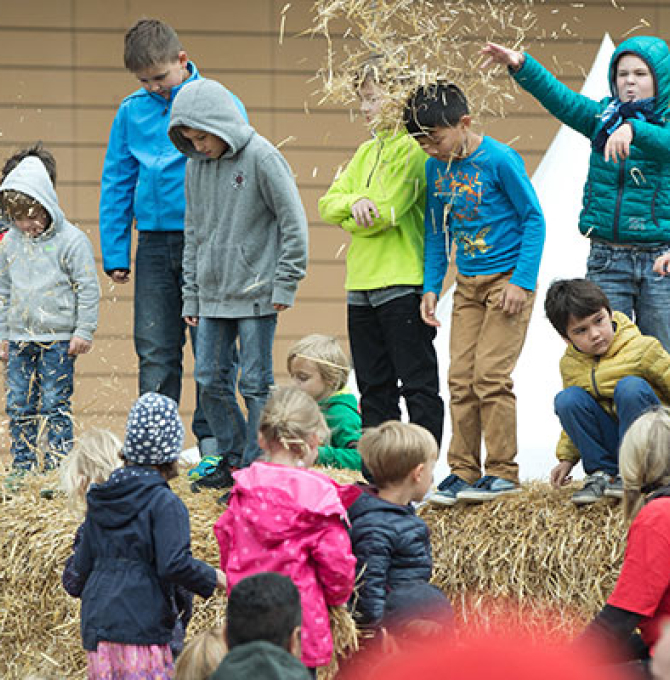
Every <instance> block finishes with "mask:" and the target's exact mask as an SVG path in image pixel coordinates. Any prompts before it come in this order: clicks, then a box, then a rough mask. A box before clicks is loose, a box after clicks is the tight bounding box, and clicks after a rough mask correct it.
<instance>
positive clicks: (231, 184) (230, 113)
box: [169, 79, 307, 484]
mask: <svg viewBox="0 0 670 680" xmlns="http://www.w3.org/2000/svg"><path fill="white" fill-rule="evenodd" d="M169 135H170V139H171V140H172V142H173V143H174V145H175V146H176V147H177V148H178V149H179V150H180V151H181V152H182V153H184V154H185V155H186V156H188V159H189V160H188V162H187V164H186V217H185V220H184V259H183V270H184V288H183V300H184V304H183V309H182V314H183V316H184V318H185V320H186V323H188V324H189V325H192V326H196V325H197V326H198V336H197V347H196V357H197V358H196V364H195V378H196V381H197V382H198V385H199V386H200V388H201V402H202V406H203V409H204V411H205V417H206V418H207V422H208V424H209V426H210V428H211V429H212V432H213V433H214V436H215V437H216V438H217V439H218V440H219V442H220V443H221V448H220V449H219V450H221V451H224V450H226V449H225V448H224V444H225V443H226V442H229V441H230V440H231V434H232V439H233V440H234V441H242V442H244V446H243V449H244V454H243V458H242V464H243V465H249V464H251V463H252V462H253V461H254V460H255V459H256V458H257V457H258V455H260V449H259V447H258V443H257V441H256V436H257V431H258V420H259V417H260V413H261V410H262V408H263V405H264V404H265V402H266V400H267V398H268V395H269V391H270V387H271V386H272V384H273V382H274V378H273V370H272V343H273V339H274V332H275V327H276V324H277V313H278V312H281V311H283V310H285V309H288V308H289V307H291V306H292V305H293V302H294V299H295V294H296V289H297V286H298V282H299V281H300V279H302V278H303V277H304V275H305V268H306V266H307V218H306V216H305V211H304V209H303V206H302V202H301V200H300V195H299V194H298V189H297V187H296V184H295V181H294V179H293V175H292V173H291V169H290V167H289V166H288V163H287V162H286V160H285V159H284V157H283V156H282V155H281V154H280V153H279V151H278V150H277V149H276V148H275V147H274V146H273V145H272V144H271V143H270V142H269V141H268V140H266V139H265V138H264V137H262V136H261V135H259V134H258V133H257V132H256V131H255V130H254V129H253V128H252V127H251V126H250V125H249V124H248V123H247V122H246V121H245V120H244V118H243V117H242V114H241V113H240V111H239V109H238V108H237V106H236V105H235V102H234V100H233V98H232V96H231V94H230V93H229V92H228V91H227V90H226V89H225V88H224V87H223V85H221V84H220V83H217V82H216V81H213V80H202V79H201V80H196V81H194V82H192V83H188V84H186V85H185V86H184V87H183V88H182V89H181V90H180V92H179V94H178V95H177V96H176V98H175V100H174V103H173V105H172V113H171V116H170V127H169ZM238 343H239V353H240V359H239V363H240V370H241V376H240V380H239V390H240V393H241V394H242V396H243V397H244V400H245V403H246V406H247V411H248V416H247V421H245V419H244V416H243V415H242V412H241V410H240V408H239V406H238V403H237V399H236V396H235V393H234V391H233V390H231V389H230V385H235V377H236V376H232V375H231V372H233V371H234V370H235V361H234V355H235V347H236V345H237V344H238ZM231 378H232V379H231ZM231 430H232V433H231ZM238 450H239V449H238ZM230 483H231V484H232V479H231V480H230Z"/></svg>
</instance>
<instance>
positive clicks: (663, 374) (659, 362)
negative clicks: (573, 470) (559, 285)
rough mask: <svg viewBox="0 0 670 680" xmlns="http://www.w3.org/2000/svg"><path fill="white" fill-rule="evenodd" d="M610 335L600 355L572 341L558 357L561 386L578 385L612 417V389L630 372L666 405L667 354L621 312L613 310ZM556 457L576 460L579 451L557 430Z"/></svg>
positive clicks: (669, 386)
mask: <svg viewBox="0 0 670 680" xmlns="http://www.w3.org/2000/svg"><path fill="white" fill-rule="evenodd" d="M613 321H614V325H615V331H614V338H613V340H612V344H611V345H610V347H609V349H608V350H607V352H606V353H605V354H604V355H602V356H593V355H591V354H584V353H583V352H580V351H579V350H578V349H576V348H575V347H574V346H573V345H572V344H571V345H569V346H568V349H567V350H566V351H565V354H564V355H563V358H562V359H561V364H560V368H561V377H562V378H563V388H564V389H565V388H566V387H572V386H575V387H581V388H582V389H584V390H586V391H587V392H588V393H589V394H590V395H591V396H592V397H593V398H594V399H596V400H597V402H598V403H599V404H600V406H602V408H603V409H605V411H607V413H609V414H610V415H613V416H616V410H615V408H614V401H613V398H614V389H615V388H616V386H617V383H618V382H619V380H621V379H622V378H625V377H626V376H629V375H634V376H637V377H639V378H643V379H644V380H646V381H647V382H648V383H649V385H650V387H651V388H652V389H653V390H654V392H655V393H656V395H657V396H658V398H659V399H660V400H661V402H663V403H664V404H665V405H670V354H668V353H667V352H666V351H665V350H664V349H663V347H662V345H661V343H660V342H659V341H658V340H657V339H656V338H654V337H651V336H650V335H642V333H640V331H639V329H638V327H637V326H636V325H635V324H634V323H633V322H632V321H631V320H630V319H629V318H628V317H627V316H626V315H625V314H622V313H621V312H614V314H613ZM556 457H557V458H558V459H559V460H568V461H570V462H572V463H576V462H577V461H578V460H579V452H578V451H577V447H576V446H575V445H574V444H573V442H572V440H571V439H570V437H568V435H567V434H566V433H565V432H561V437H560V439H559V440H558V445H557V447H556Z"/></svg>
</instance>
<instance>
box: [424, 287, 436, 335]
mask: <svg viewBox="0 0 670 680" xmlns="http://www.w3.org/2000/svg"><path fill="white" fill-rule="evenodd" d="M436 309H437V295H435V293H424V294H423V297H422V298H421V318H422V319H423V322H424V323H425V324H427V325H428V326H433V328H439V327H440V322H439V321H438V320H437V317H436V316H435V310H436Z"/></svg>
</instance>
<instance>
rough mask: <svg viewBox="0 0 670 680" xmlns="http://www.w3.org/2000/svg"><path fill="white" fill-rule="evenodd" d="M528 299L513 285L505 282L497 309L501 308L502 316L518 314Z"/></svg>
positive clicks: (525, 294) (526, 295)
mask: <svg viewBox="0 0 670 680" xmlns="http://www.w3.org/2000/svg"><path fill="white" fill-rule="evenodd" d="M527 298H528V293H527V292H526V291H525V290H524V289H523V288H520V287H519V286H517V285H515V284H514V283H509V282H507V283H506V284H505V287H504V288H503V292H502V294H501V295H500V301H499V302H498V307H502V310H503V313H504V314H518V313H519V312H520V311H521V310H522V309H523V306H524V303H525V302H526V300H527Z"/></svg>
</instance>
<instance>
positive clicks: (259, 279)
mask: <svg viewBox="0 0 670 680" xmlns="http://www.w3.org/2000/svg"><path fill="white" fill-rule="evenodd" d="M221 252H222V254H220V255H218V256H217V255H216V254H215V253H214V251H213V250H212V249H207V250H206V251H205V253H206V255H205V258H204V260H205V262H204V263H203V264H204V265H205V266H204V267H202V269H201V270H200V272H199V276H198V285H199V287H200V290H204V291H208V292H209V291H211V292H212V293H215V292H218V294H219V295H221V296H224V297H226V298H228V299H235V300H248V299H257V298H259V297H260V296H262V295H264V294H267V293H268V291H270V290H271V288H272V285H271V284H272V281H271V280H270V279H269V278H268V277H267V276H262V275H261V274H260V269H261V268H260V267H259V266H254V264H253V263H252V262H250V260H249V258H248V257H247V254H246V253H245V250H244V247H243V246H228V247H225V248H223V249H222V251H221Z"/></svg>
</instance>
